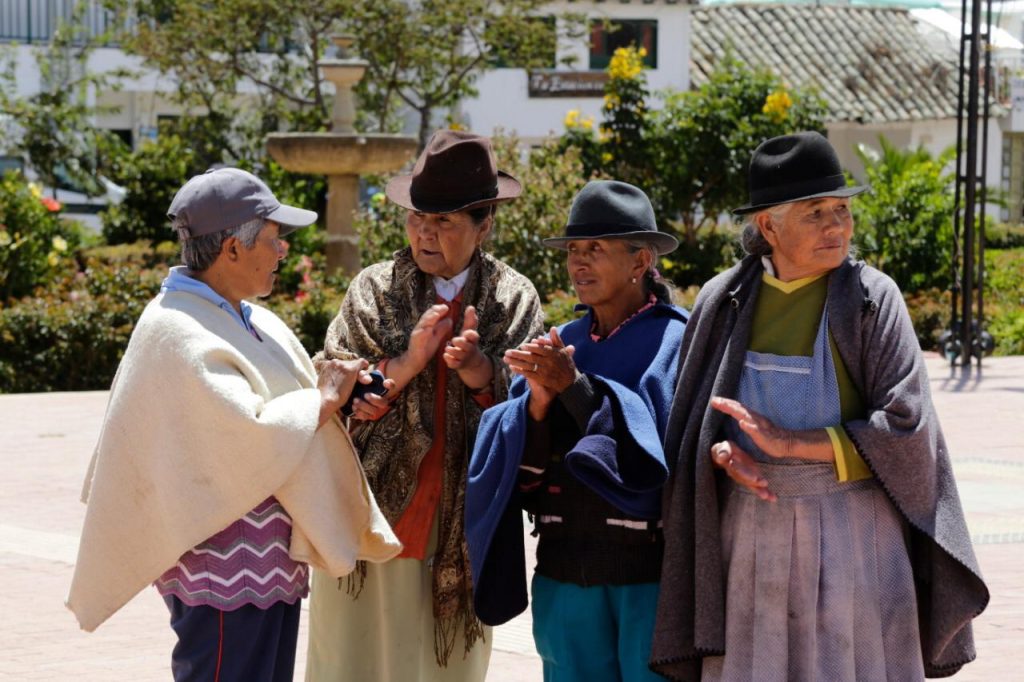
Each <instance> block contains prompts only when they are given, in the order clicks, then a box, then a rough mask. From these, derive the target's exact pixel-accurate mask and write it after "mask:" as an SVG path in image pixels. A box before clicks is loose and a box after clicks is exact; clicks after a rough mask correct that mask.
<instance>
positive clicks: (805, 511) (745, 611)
mask: <svg viewBox="0 0 1024 682" xmlns="http://www.w3.org/2000/svg"><path fill="white" fill-rule="evenodd" d="M761 467H762V471H763V473H764V476H765V477H766V478H767V479H768V483H769V489H770V490H772V491H773V492H775V494H776V495H777V496H778V501H777V502H774V503H772V502H764V501H763V500H760V499H758V498H757V497H756V496H755V495H753V494H752V493H749V492H747V491H746V489H744V488H742V487H740V486H736V485H733V486H732V489H731V491H730V493H729V496H728V498H727V501H726V506H725V511H724V514H723V517H722V551H723V557H724V560H725V566H726V570H727V575H728V578H727V580H728V582H727V596H726V644H725V656H717V657H711V658H706V659H704V668H703V677H702V679H703V680H723V681H728V682H735V681H739V680H749V681H751V682H753V681H755V680H756V681H757V682H772V681H774V680H807V681H818V680H820V681H822V682H826V681H827V682H846V681H849V682H858V681H864V680H898V681H900V682H906V681H911V680H923V679H924V667H923V663H922V657H921V645H920V638H919V636H918V622H917V601H916V598H915V593H914V581H913V575H912V573H911V568H910V559H909V556H908V553H907V541H906V536H907V533H906V525H905V522H904V521H903V519H902V518H901V517H900V515H899V513H898V512H897V511H896V510H895V509H894V508H893V506H892V503H891V502H890V501H889V499H888V498H887V497H886V495H885V493H884V492H883V491H882V490H881V488H880V487H879V486H878V484H877V483H876V482H875V481H874V480H872V479H868V480H863V481H856V482H852V483H839V482H837V481H836V478H835V470H834V468H833V466H832V465H831V464H794V465H785V464H761Z"/></svg>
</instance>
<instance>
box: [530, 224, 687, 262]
mask: <svg viewBox="0 0 1024 682" xmlns="http://www.w3.org/2000/svg"><path fill="white" fill-rule="evenodd" d="M591 239H592V240H598V239H624V240H630V241H633V240H635V241H645V242H650V243H651V245H652V246H654V248H655V250H657V252H658V255H659V256H664V255H665V254H666V253H672V252H673V251H675V250H676V249H677V248H678V247H679V240H678V239H676V238H675V237H673V236H672V235H670V234H665V233H664V232H652V231H650V230H643V231H633V232H616V233H612V234H602V235H600V236H594V237H583V236H579V237H548V238H547V239H544V240H542V241H543V242H544V246H550V247H552V248H555V249H561V250H562V251H565V250H566V249H568V248H569V242H579V241H587V240H591Z"/></svg>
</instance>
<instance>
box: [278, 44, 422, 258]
mask: <svg viewBox="0 0 1024 682" xmlns="http://www.w3.org/2000/svg"><path fill="white" fill-rule="evenodd" d="M333 40H334V43H335V44H336V45H337V46H338V47H339V49H340V50H344V49H346V48H348V47H349V45H351V43H352V41H351V38H349V37H346V36H335V37H334V38H333ZM320 70H321V71H322V72H323V76H324V78H326V79H327V80H329V81H331V82H332V83H334V87H335V96H334V110H333V118H332V120H331V132H328V133H272V134H270V135H268V136H267V151H268V152H269V153H270V156H271V157H273V159H274V160H275V161H277V162H278V163H279V164H281V167H282V168H284V169H285V170H290V171H294V172H296V173H311V174H315V175H326V176H327V216H326V219H327V249H326V250H327V269H328V270H329V271H330V272H336V271H339V270H340V271H342V272H344V273H345V274H347V275H354V274H355V273H357V272H359V269H360V267H361V266H362V263H361V261H360V255H359V235H357V234H356V232H355V228H354V227H353V224H352V223H353V216H354V214H355V212H356V210H357V209H358V208H359V176H360V175H361V174H364V173H389V172H392V171H396V170H398V169H400V168H401V167H402V166H404V165H405V164H406V162H408V161H409V159H411V158H412V156H413V154H414V153H415V152H416V147H417V146H418V141H417V139H416V138H415V137H411V136H405V135H386V134H370V133H365V134H363V133H358V132H356V131H355V116H356V110H355V97H354V95H353V93H352V86H354V85H355V84H356V83H358V82H359V80H360V79H361V78H362V77H363V74H364V73H365V71H366V62H364V61H361V60H358V59H347V58H343V59H322V60H320Z"/></svg>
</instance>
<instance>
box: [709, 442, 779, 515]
mask: <svg viewBox="0 0 1024 682" xmlns="http://www.w3.org/2000/svg"><path fill="white" fill-rule="evenodd" d="M711 461H712V462H714V464H715V466H718V467H721V468H722V469H724V470H725V473H726V474H728V475H729V478H731V479H732V480H734V481H736V483H738V484H740V485H742V486H743V487H744V488H747V489H749V490H750V491H751V492H753V493H754V494H755V495H757V496H758V497H760V498H761V499H762V500H765V501H766V502H774V501H775V500H776V499H778V498H777V497H775V493H773V492H772V491H771V490H769V489H768V481H767V480H765V478H764V476H762V475H761V468H760V467H759V466H758V464H757V462H756V461H754V458H753V457H751V456H750V455H748V454H747V453H746V452H744V451H743V448H741V447H740V446H739V445H737V444H736V443H734V442H732V441H731V440H724V441H721V442H719V443H715V444H714V445H712V446H711Z"/></svg>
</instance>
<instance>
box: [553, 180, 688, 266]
mask: <svg viewBox="0 0 1024 682" xmlns="http://www.w3.org/2000/svg"><path fill="white" fill-rule="evenodd" d="M576 239H629V240H638V241H646V242H650V243H651V245H652V246H654V247H655V249H657V251H658V253H659V254H665V253H669V252H670V251H675V249H676V247H677V246H679V241H678V240H677V239H676V238H675V237H673V236H672V235H670V234H665V233H664V232H658V224H657V221H655V219H654V208H653V207H652V206H651V200H650V199H648V198H647V195H646V194H644V193H643V190H641V189H640V188H639V187H634V186H633V185H630V184H629V183H627V182H619V181H618V180H591V181H590V182H588V183H587V184H586V185H584V187H583V189H581V190H580V191H579V194H577V195H576V198H575V199H573V200H572V208H571V209H569V223H568V224H567V225H566V226H565V236H564V237H551V238H549V239H545V240H544V244H545V245H547V246H553V247H555V248H556V249H565V248H566V247H567V245H568V243H569V242H571V241H573V240H576Z"/></svg>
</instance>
